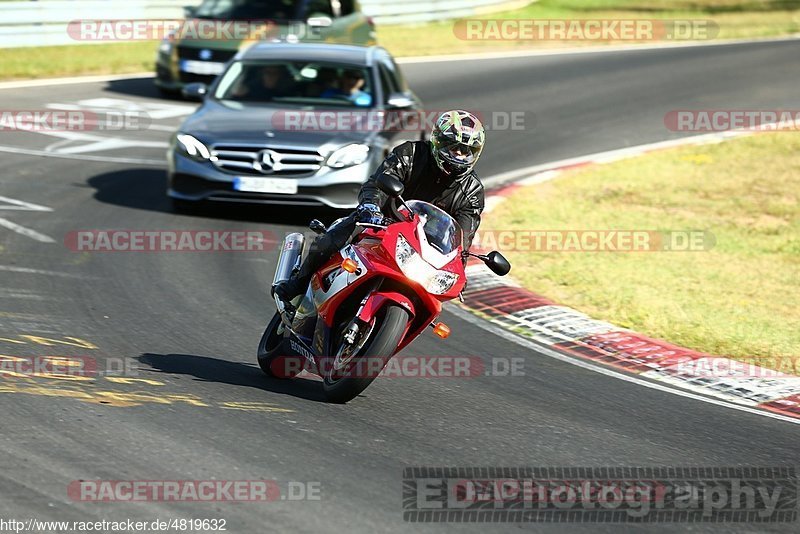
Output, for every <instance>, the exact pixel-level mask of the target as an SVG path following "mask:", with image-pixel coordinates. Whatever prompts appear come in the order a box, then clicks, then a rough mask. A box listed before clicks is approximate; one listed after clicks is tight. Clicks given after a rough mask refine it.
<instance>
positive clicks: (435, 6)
mask: <svg viewBox="0 0 800 534" xmlns="http://www.w3.org/2000/svg"><path fill="white" fill-rule="evenodd" d="M529 3H530V0H403V1H398V0H361V7H362V9H363V10H364V13H366V14H367V15H369V16H371V17H373V18H374V20H375V22H376V23H377V24H405V23H414V22H430V21H435V20H446V19H452V18H458V17H467V16H471V15H480V14H483V13H490V12H492V11H501V10H505V9H514V8H516V7H521V6H524V5H526V4H529ZM197 4H199V1H198V0H185V1H183V2H181V1H180V0H172V1H170V0H40V1H29V2H24V1H20V2H0V48H19V47H27V46H47V45H67V44H90V43H91V42H92V41H76V40H74V39H72V38H71V37H70V36H69V34H68V33H67V24H68V23H69V22H70V21H74V20H79V19H90V20H98V19H110V20H113V19H117V20H126V19H179V18H182V17H183V6H184V5H197Z"/></svg>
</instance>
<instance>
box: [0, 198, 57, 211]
mask: <svg viewBox="0 0 800 534" xmlns="http://www.w3.org/2000/svg"><path fill="white" fill-rule="evenodd" d="M0 202H5V203H6V204H11V205H10V206H1V205H0V210H21V211H53V208H48V207H47V206H40V205H39V204H33V203H31V202H25V201H23V200H17V199H16V198H8V197H2V196H0Z"/></svg>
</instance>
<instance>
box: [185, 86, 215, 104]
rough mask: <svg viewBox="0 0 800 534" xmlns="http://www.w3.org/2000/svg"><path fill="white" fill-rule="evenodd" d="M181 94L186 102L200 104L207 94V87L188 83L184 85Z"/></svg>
mask: <svg viewBox="0 0 800 534" xmlns="http://www.w3.org/2000/svg"><path fill="white" fill-rule="evenodd" d="M181 94H183V98H185V99H186V100H194V101H197V102H202V101H203V99H204V98H205V97H206V94H208V86H206V84H204V83H199V82H197V83H190V84H188V85H185V86H184V87H183V89H182V90H181Z"/></svg>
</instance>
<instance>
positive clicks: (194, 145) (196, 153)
mask: <svg viewBox="0 0 800 534" xmlns="http://www.w3.org/2000/svg"><path fill="white" fill-rule="evenodd" d="M175 139H176V140H177V141H178V148H180V149H181V151H182V152H183V153H184V154H186V155H187V156H189V157H190V158H192V159H195V160H197V161H209V160H212V159H213V158H212V157H211V151H209V150H208V147H206V145H204V144H203V143H201V142H200V141H198V140H197V139H196V138H194V137H192V136H191V135H189V134H182V133H179V134H178V135H176V136H175Z"/></svg>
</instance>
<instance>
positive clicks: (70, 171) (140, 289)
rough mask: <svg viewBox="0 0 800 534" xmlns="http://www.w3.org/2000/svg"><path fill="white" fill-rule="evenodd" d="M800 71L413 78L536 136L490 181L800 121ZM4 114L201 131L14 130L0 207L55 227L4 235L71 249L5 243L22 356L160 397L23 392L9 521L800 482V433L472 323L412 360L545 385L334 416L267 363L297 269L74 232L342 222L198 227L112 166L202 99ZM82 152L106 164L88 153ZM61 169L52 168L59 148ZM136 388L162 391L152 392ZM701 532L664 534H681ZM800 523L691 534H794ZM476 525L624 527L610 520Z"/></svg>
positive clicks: (304, 519)
mask: <svg viewBox="0 0 800 534" xmlns="http://www.w3.org/2000/svg"><path fill="white" fill-rule="evenodd" d="M798 67H800V42H775V43H763V44H742V45H731V46H720V47H709V48H698V49H691V48H682V49H664V50H648V51H630V52H615V53H602V54H590V55H561V56H546V57H534V58H515V59H503V60H491V61H475V62H450V63H438V64H417V65H413V64H411V65H407V66H405V68H404V71H405V72H406V74H407V76H408V78H409V79H410V81H411V83H412V85H413V87H414V88H415V90H416V91H417V92H418V93H419V95H420V96H421V97H422V98H423V100H424V101H425V103H426V105H427V107H428V108H431V109H443V108H452V107H463V108H470V109H477V110H479V111H482V112H484V113H487V112H492V111H525V112H527V113H528V115H527V116H528V117H529V118H534V117H535V122H534V123H528V124H527V129H526V130H525V131H506V132H491V133H490V136H489V140H488V145H487V150H486V153H485V156H484V158H483V159H482V161H481V164H480V167H479V171H480V173H481V174H482V175H484V176H489V175H491V174H495V173H498V172H502V171H508V170H512V169H515V168H519V167H523V166H526V165H532V164H537V163H542V162H547V161H552V160H557V159H561V158H565V157H570V156H578V155H582V154H587V153H592V152H597V151H600V150H606V149H613V148H621V147H624V146H630V145H635V144H640V143H645V142H649V141H657V140H662V139H668V138H672V137H675V136H676V135H677V134H674V133H671V132H669V131H667V130H666V129H665V127H664V123H663V116H664V114H665V113H666V112H667V111H669V110H672V109H687V108H738V109H756V108H789V109H796V108H797V107H798V105H800V94H798V92H797V87H798V84H799V83H800V68H798ZM0 95H1V96H2V101H3V106H2V107H3V108H6V109H40V108H42V107H43V106H45V105H47V104H53V103H55V104H70V105H75V103H76V102H81V101H85V100H87V99H88V100H91V101H93V102H94V104H92V103H89V104H82V105H90V106H91V105H95V106H96V105H98V104H97V101H96V100H94V99H99V98H102V99H115V100H124V101H126V102H128V103H129V104H128V105H130V102H133V103H136V105H145V106H151V107H150V108H149V109H152V105H166V106H171V108H163V107H162V108H160V109H162V111H164V110H165V109H173V110H174V109H178V111H177V112H176V113H178V115H175V114H173V113H172V112H170V111H166V112H164V113H162V115H165V116H164V118H160V119H157V120H155V122H154V124H156V125H157V129H152V130H148V131H145V132H125V133H124V134H113V135H112V136H113V137H117V138H123V141H124V142H127V143H128V145H126V146H121V145H120V147H119V148H113V146H114V145H113V144H112V145H109V144H108V143H106V144H105V148H104V146H102V145H94V146H93V147H89V148H86V146H87V145H89V144H91V143H93V142H95V141H97V140H96V139H63V138H58V137H52V136H45V135H42V134H39V133H11V132H2V133H0V150H2V151H3V152H0V161H1V162H2V165H1V166H0V167H1V168H2V171H0V181H1V183H2V193H0V194H2V195H3V196H4V197H8V198H11V199H16V200H21V201H24V202H28V203H34V204H36V205H41V206H46V207H48V208H51V211H31V210H8V209H5V208H7V207H8V206H9V205H8V204H7V203H5V202H0V208H1V209H0V217H2V218H4V219H6V220H8V221H12V222H13V223H16V224H19V225H22V226H24V227H26V228H29V229H32V230H34V231H36V232H38V233H39V234H43V235H44V236H49V237H51V238H52V239H53V240H54V241H55V242H53V243H47V242H42V241H39V240H37V239H34V238H32V237H30V236H26V235H22V234H20V233H17V232H15V231H12V230H9V229H7V228H0V246H1V247H2V250H0V269H2V271H0V276H2V280H3V283H2V284H1V285H0V301H2V313H1V314H0V337H2V338H3V340H0V344H1V345H2V350H0V353H2V354H5V355H15V356H20V357H26V356H37V355H53V354H61V355H85V356H90V357H92V358H96V359H97V361H98V367H99V368H100V369H104V368H106V366H107V365H109V363H108V362H113V361H117V360H112V359H120V358H127V359H129V360H128V361H129V362H133V363H132V366H133V368H134V369H135V372H136V373H138V374H137V375H136V377H138V378H140V379H146V380H148V381H149V383H145V382H134V383H129V384H125V383H118V382H112V381H110V380H108V379H106V378H103V377H99V378H98V379H97V380H95V381H92V382H87V383H83V382H80V383H78V382H66V381H57V380H53V379H45V378H35V379H25V378H18V379H12V378H7V379H4V380H2V383H0V388H2V391H3V394H2V395H0V406H2V427H3V431H2V433H0V451H2V454H0V517H2V518H17V519H24V518H29V517H35V518H39V519H62V520H76V521H81V520H94V519H102V518H106V519H127V518H135V519H142V520H152V519H155V518H161V519H167V518H175V517H187V518H188V517H194V518H225V519H227V521H228V530H229V531H230V532H264V531H276V532H288V531H298V532H301V531H302V532H311V531H325V532H327V531H333V530H353V531H357V532H369V531H379V532H384V531H385V532H402V531H406V532H415V531H431V532H441V531H449V530H451V529H454V528H456V525H422V526H421V525H416V524H409V523H405V522H404V521H403V518H402V502H401V489H402V469H403V468H404V467H409V466H762V465H767V466H786V465H794V464H795V463H796V460H797V453H798V442H800V441H799V440H800V427H798V426H797V425H794V424H789V423H786V422H782V421H776V420H773V419H769V418H765V417H760V416H758V415H754V414H748V413H741V412H738V411H734V410H730V409H727V408H724V407H720V406H715V405H711V404H706V403H702V402H698V401H696V400H692V399H687V398H683V397H680V396H676V395H672V394H669V393H664V392H660V391H654V390H651V389H647V388H642V387H640V386H637V385H636V384H632V383H628V382H624V381H621V380H617V379H614V378H612V377H608V376H604V375H601V374H597V373H594V372H591V371H589V370H586V369H582V368H579V367H575V366H572V365H569V364H566V363H563V362H560V361H557V360H554V359H551V358H548V357H546V356H543V355H540V354H537V353H536V352H533V351H531V350H530V349H528V348H524V347H521V346H520V345H518V344H516V343H514V342H512V341H510V340H507V339H504V338H503V337H499V336H496V335H494V334H490V333H487V332H486V331H483V330H481V329H480V328H477V327H476V326H474V325H473V324H470V323H468V322H466V321H464V320H461V319H459V318H457V317H455V316H454V315H452V314H451V313H445V314H444V316H443V318H444V320H445V321H446V322H447V323H448V324H449V325H450V326H451V327H452V330H453V334H452V336H451V337H450V338H449V339H448V340H446V341H442V340H438V338H435V337H433V336H432V335H424V336H422V337H421V338H420V339H419V340H418V341H417V342H416V343H415V344H413V346H411V347H410V348H409V349H407V350H406V351H405V353H404V354H406V355H426V356H427V355H430V356H436V355H445V356H474V357H479V358H481V359H483V360H484V361H486V362H490V361H491V358H523V359H524V376H514V377H507V376H493V377H491V376H486V377H476V378H470V379H456V378H438V379H436V378H429V379H416V378H394V379H384V380H378V381H376V382H375V383H374V384H373V385H372V386H371V387H370V388H369V389H368V390H367V391H366V392H365V394H363V395H362V396H361V397H359V398H358V399H356V400H355V401H353V402H351V403H349V404H347V405H344V406H338V405H329V404H326V403H324V402H322V393H321V388H320V384H319V382H316V381H312V380H303V379H301V380H299V381H295V382H292V383H284V382H277V381H270V380H267V379H266V378H265V377H264V376H263V375H262V373H261V371H260V370H259V369H258V368H257V367H256V366H255V365H254V355H255V347H256V344H257V342H258V339H259V336H260V335H261V332H262V330H263V327H264V324H265V322H266V321H267V320H268V319H269V317H270V316H271V315H272V313H273V311H274V305H273V304H272V303H271V302H270V301H269V299H268V298H267V293H266V288H267V285H268V283H269V281H270V279H271V276H272V272H273V268H274V263H275V259H276V256H277V253H276V252H275V251H272V252H270V253H265V254H257V253H213V254H212V253H151V254H145V253H76V252H72V251H70V250H68V249H67V248H66V247H65V246H64V243H63V239H64V235H65V234H66V233H67V232H69V231H72V230H79V229H112V228H117V229H206V230H207V229H214V230H237V229H239V230H241V229H259V230H270V231H272V232H274V233H275V234H276V235H278V236H281V235H283V234H284V233H285V232H287V231H291V230H294V229H295V228H298V227H299V226H301V225H302V224H304V223H305V222H306V221H307V220H308V219H310V218H311V217H312V216H315V215H320V214H315V213H312V212H308V211H306V212H302V213H298V211H297V210H281V209H274V208H262V209H240V208H228V209H224V210H223V209H219V210H214V211H211V212H201V213H199V214H192V215H176V214H173V213H172V212H171V211H170V209H169V205H168V202H167V199H166V198H165V196H164V185H165V173H164V169H163V166H161V165H157V164H139V163H135V162H130V163H124V162H119V161H113V160H112V161H103V160H104V159H108V158H134V159H145V160H154V161H157V160H162V159H163V155H164V147H163V144H164V143H165V142H166V140H167V138H168V136H169V131H168V130H169V129H170V128H174V127H175V126H177V124H178V123H179V122H180V120H181V116H180V114H182V113H185V112H186V111H187V110H186V109H184V110H180V109H179V108H180V106H185V104H184V103H182V102H176V101H164V100H161V99H159V98H158V97H157V95H156V93H155V91H154V90H153V88H152V86H151V82H150V81H149V80H127V81H117V82H108V83H90V84H79V85H63V86H58V87H36V88H30V89H26V90H20V89H5V90H2V91H0ZM101 105H111V106H117V105H121V104H119V103H118V102H117V103H108V102H107V101H106V102H105V103H102V101H101ZM171 114H172V115H173V116H169V115H171ZM98 135H105V134H98ZM115 142H117V143H120V141H115ZM143 142H150V143H152V145H151V146H142V144H143ZM131 144H133V145H136V146H130V145H131ZM109 146H111V147H112V148H109ZM8 147H11V148H8ZM75 147H82V148H78V149H77V150H79V151H78V152H75V153H73V154H72V156H70V155H69V154H68V152H69V151H70V150H74V149H75ZM18 148H23V149H26V150H28V151H33V152H30V153H21V152H20V151H19V150H16V149H18ZM44 150H48V151H49V153H50V156H51V157H44V156H41V155H39V153H38V152H36V151H44ZM80 150H85V152H80ZM59 151H60V156H62V157H52V156H54V155H55V154H54V153H58V152H59ZM86 155H88V156H91V157H93V158H97V160H91V161H89V160H87V159H86V158H84V157H82V156H86ZM17 207H19V206H17ZM321 215H322V216H323V217H328V218H330V214H327V213H323V214H321ZM665 291H668V288H665ZM23 335H36V336H42V337H46V338H50V339H58V340H64V339H66V336H70V337H75V338H80V339H84V340H88V341H90V342H91V343H93V344H94V345H96V346H97V349H86V348H79V347H74V346H68V345H63V344H62V345H53V346H50V347H48V346H44V345H41V344H37V343H35V342H33V341H31V340H30V338H23V337H20V336H23ZM22 342H24V343H22ZM133 392H137V393H138V394H139V396H138V397H132V396H130V394H131V393H133ZM115 393H116V395H115ZM126 395H127V396H126ZM100 401H102V402H100ZM126 403H127V404H135V405H133V406H124V404H126ZM84 479H102V480H186V479H220V480H242V479H272V480H276V481H278V483H279V484H281V485H282V487H284V489H285V487H286V484H287V483H288V482H289V481H303V482H315V483H318V484H319V485H320V487H321V493H320V496H321V498H320V500H318V501H298V502H289V501H278V502H273V503H249V504H248V503H245V504H242V503H238V504H231V503H211V504H197V503H180V504H176V503H158V502H156V503H91V502H73V501H72V500H70V498H68V496H67V487H68V484H69V483H70V482H71V481H74V480H84ZM687 526H688V525H681V524H661V525H657V526H650V527H648V529H649V530H651V531H675V532H678V531H683V530H685V528H686V527H687ZM794 526H796V525H794ZM794 526H790V525H780V524H777V525H772V526H769V525H767V526H763V525H761V526H754V525H745V524H740V525H732V526H731V525H727V526H725V525H720V526H714V525H711V524H695V525H692V526H691V527H690V528H691V529H692V530H693V531H722V530H723V529H724V530H726V531H733V532H750V531H761V532H763V531H776V532H777V531H788V530H791V529H793V528H794ZM457 528H459V529H460V530H464V531H467V532H479V531H485V530H490V531H494V530H498V531H506V530H507V531H512V530H513V531H518V530H520V529H524V530H542V531H555V530H567V531H585V532H596V531H606V530H607V531H617V530H620V527H619V526H613V525H599V524H592V525H576V524H565V525H542V524H536V525H514V524H495V525H491V526H488V525H458V526H457ZM625 528H627V527H623V528H622V529H623V530H624V529H625Z"/></svg>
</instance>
